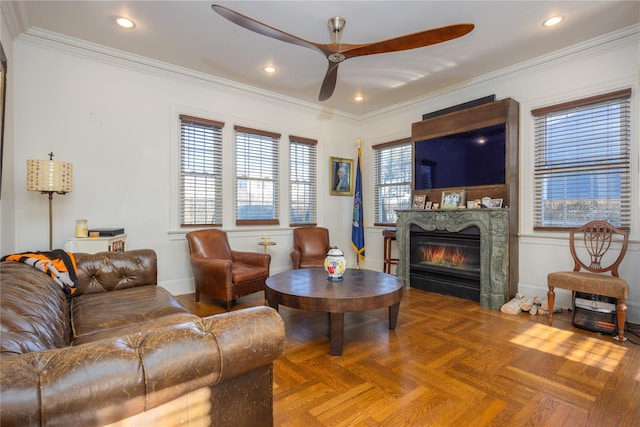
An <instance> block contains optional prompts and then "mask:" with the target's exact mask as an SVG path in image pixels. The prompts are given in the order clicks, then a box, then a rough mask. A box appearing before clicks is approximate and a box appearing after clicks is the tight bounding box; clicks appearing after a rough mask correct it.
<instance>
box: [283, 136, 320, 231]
mask: <svg viewBox="0 0 640 427" xmlns="http://www.w3.org/2000/svg"><path fill="white" fill-rule="evenodd" d="M317 143H318V142H317V141H316V140H314V139H308V138H302V137H299V136H289V165H290V170H289V212H290V217H289V218H290V222H291V224H290V226H291V227H296V226H301V225H315V224H316V222H317V203H318V202H317V199H318V197H317V196H318V192H317V151H318V150H317Z"/></svg>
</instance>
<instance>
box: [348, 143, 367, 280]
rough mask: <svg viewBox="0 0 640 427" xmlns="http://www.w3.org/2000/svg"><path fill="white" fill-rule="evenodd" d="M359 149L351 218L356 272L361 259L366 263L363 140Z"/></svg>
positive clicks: (358, 144) (357, 144) (358, 145)
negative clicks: (363, 204)
mask: <svg viewBox="0 0 640 427" xmlns="http://www.w3.org/2000/svg"><path fill="white" fill-rule="evenodd" d="M355 145H356V146H357V147H358V165H357V168H356V185H355V190H354V192H353V215H352V218H351V247H352V248H353V250H354V251H355V252H356V270H360V258H362V260H363V261H364V259H365V258H364V257H365V246H364V209H363V206H362V138H356V140H355Z"/></svg>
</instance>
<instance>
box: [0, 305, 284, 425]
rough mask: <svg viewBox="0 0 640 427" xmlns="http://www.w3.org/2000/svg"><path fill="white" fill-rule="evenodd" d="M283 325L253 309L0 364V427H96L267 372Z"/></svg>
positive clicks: (269, 311) (280, 342)
mask: <svg viewBox="0 0 640 427" xmlns="http://www.w3.org/2000/svg"><path fill="white" fill-rule="evenodd" d="M283 349H284V325H283V322H282V319H281V318H280V316H279V315H278V313H277V312H276V311H275V310H273V309H271V308H269V307H254V308H251V309H245V310H240V311H236V312H232V313H227V314H223V315H218V316H212V317H209V318H205V319H200V318H198V317H196V316H194V319H193V321H187V322H184V323H182V324H180V325H174V326H172V327H166V328H163V329H156V330H152V331H148V332H145V333H140V334H133V335H129V336H123V337H122V338H113V339H104V340H99V341H95V342H92V343H87V344H83V345H79V346H74V347H65V348H60V349H55V350H47V351H43V352H34V353H27V354H24V355H20V356H3V357H2V359H1V360H0V366H1V368H2V376H1V378H0V401H2V411H1V412H0V423H1V424H2V425H40V423H41V421H42V420H46V421H47V423H50V424H53V425H64V424H66V425H82V426H94V425H103V424H108V423H112V422H115V421H118V420H120V419H124V418H127V417H130V416H132V415H135V414H138V413H141V412H143V411H147V410H149V409H152V408H154V407H157V406H159V405H162V404H164V403H167V402H170V401H172V400H173V399H176V398H177V397H180V396H182V395H184V394H186V393H190V392H192V391H195V390H198V389H202V388H206V387H211V386H215V384H217V383H220V382H222V381H225V380H229V379H232V378H234V377H237V376H239V375H242V374H244V373H247V372H250V371H251V370H253V369H256V368H258V367H261V366H265V365H271V364H272V363H273V361H274V360H275V359H276V358H278V357H279V356H280V355H281V354H282V352H283Z"/></svg>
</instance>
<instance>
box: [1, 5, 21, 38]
mask: <svg viewBox="0 0 640 427" xmlns="http://www.w3.org/2000/svg"><path fill="white" fill-rule="evenodd" d="M0 13H2V19H3V20H4V22H5V23H6V24H7V26H8V27H9V34H11V38H12V39H16V38H17V37H18V36H19V35H20V34H21V33H24V32H25V31H26V30H27V28H28V25H27V23H26V20H25V19H24V17H25V16H27V14H26V12H25V9H24V4H23V2H21V1H2V2H0Z"/></svg>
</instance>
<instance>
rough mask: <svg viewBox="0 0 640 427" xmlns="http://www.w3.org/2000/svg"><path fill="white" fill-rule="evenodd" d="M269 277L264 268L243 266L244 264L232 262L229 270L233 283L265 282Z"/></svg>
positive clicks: (249, 265)
mask: <svg viewBox="0 0 640 427" xmlns="http://www.w3.org/2000/svg"><path fill="white" fill-rule="evenodd" d="M268 276H269V273H268V272H267V269H266V268H265V267H260V266H257V265H251V264H245V263H244V262H234V263H233V267H232V270H231V280H232V281H233V283H246V282H252V281H254V280H261V279H262V280H265V279H266V278H267V277H268Z"/></svg>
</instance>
